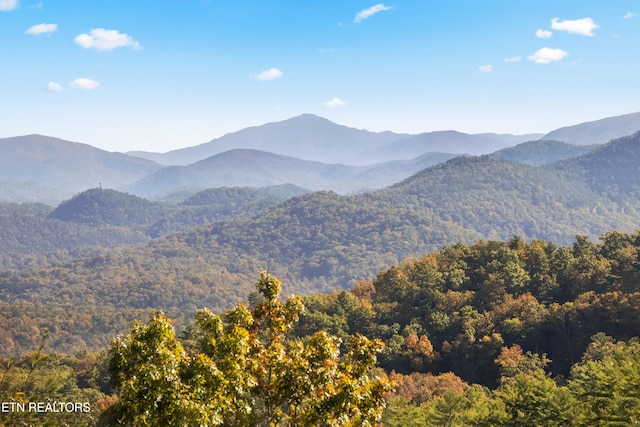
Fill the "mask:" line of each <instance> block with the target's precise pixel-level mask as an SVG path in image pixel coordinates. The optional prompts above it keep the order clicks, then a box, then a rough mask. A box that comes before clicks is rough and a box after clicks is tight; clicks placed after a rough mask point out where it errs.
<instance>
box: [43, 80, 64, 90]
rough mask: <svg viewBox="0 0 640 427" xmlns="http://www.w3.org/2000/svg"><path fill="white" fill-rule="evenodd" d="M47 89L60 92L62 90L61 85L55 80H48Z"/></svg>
mask: <svg viewBox="0 0 640 427" xmlns="http://www.w3.org/2000/svg"><path fill="white" fill-rule="evenodd" d="M47 90H50V91H51V92H60V91H61V90H62V85H61V84H60V83H56V82H49V83H47Z"/></svg>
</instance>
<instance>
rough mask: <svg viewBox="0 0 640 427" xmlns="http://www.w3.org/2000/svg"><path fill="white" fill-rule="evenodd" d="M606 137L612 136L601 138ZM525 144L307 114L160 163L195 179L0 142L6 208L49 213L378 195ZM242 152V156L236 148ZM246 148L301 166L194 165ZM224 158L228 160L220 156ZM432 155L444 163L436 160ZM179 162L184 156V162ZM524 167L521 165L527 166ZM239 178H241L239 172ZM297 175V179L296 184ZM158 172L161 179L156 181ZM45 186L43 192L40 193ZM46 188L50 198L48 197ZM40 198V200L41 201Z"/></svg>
mask: <svg viewBox="0 0 640 427" xmlns="http://www.w3.org/2000/svg"><path fill="white" fill-rule="evenodd" d="M638 118H640V113H634V114H630V115H625V116H619V117H612V118H607V119H603V120H600V121H597V122H591V124H590V123H583V124H580V125H576V126H575V127H572V128H575V129H578V130H580V129H586V128H590V127H595V128H597V129H599V130H600V131H601V132H600V134H602V135H605V134H607V132H609V133H612V132H613V133H615V134H619V133H623V132H624V131H625V129H626V128H625V127H624V126H618V124H620V123H631V122H634V120H636V119H638ZM609 128H611V129H610V130H609V131H607V129H609ZM567 129H569V128H567ZM567 129H565V131H566V130H567ZM575 129H574V130H575ZM569 130H571V129H569ZM605 131H606V132H605ZM534 136H535V135H534ZM525 137H526V135H503V134H491V133H485V134H478V135H468V134H464V133H461V132H456V131H439V132H427V133H423V134H418V135H403V134H396V133H393V132H369V131H365V130H359V129H354V128H349V127H346V126H342V125H338V124H335V123H332V122H331V121H329V120H327V119H324V118H321V117H317V116H313V115H310V114H305V115H302V116H298V117H294V118H291V119H288V120H284V121H281V122H275V123H267V124H265V125H262V126H254V127H251V128H247V129H243V130H240V131H238V132H234V133H232V134H228V135H225V136H224V137H221V138H218V139H216V140H213V141H211V142H210V143H207V144H201V145H198V146H195V147H189V148H185V149H181V150H175V153H174V152H169V153H165V154H167V156H169V157H171V156H172V155H173V154H172V153H174V154H175V155H177V156H182V154H185V153H188V156H187V157H189V156H190V160H194V159H196V160H198V161H196V162H195V163H192V164H189V165H185V167H189V168H190V169H191V170H187V169H181V168H179V167H175V166H172V167H169V168H168V169H166V170H162V172H158V171H160V170H161V169H163V167H162V166H161V165H160V164H158V163H154V162H151V161H149V160H146V159H142V158H139V157H133V156H129V155H125V154H121V153H109V152H106V151H104V150H99V149H97V148H94V147H91V146H89V145H86V144H81V143H73V142H69V141H64V140H61V139H58V138H52V137H45V136H40V135H27V136H23V137H13V138H5V139H0V154H2V156H0V183H1V184H0V186H1V191H0V197H2V199H1V200H5V201H38V200H42V201H44V200H46V201H47V202H48V203H49V204H51V205H54V204H56V203H58V202H60V201H62V200H63V199H64V198H68V197H70V196H72V195H73V194H74V193H76V192H78V191H82V190H84V189H87V188H94V187H97V186H99V185H100V184H101V185H102V186H103V187H104V188H115V189H125V190H126V191H129V190H130V189H139V191H138V192H137V193H136V194H138V195H143V196H153V197H159V196H160V195H161V194H164V193H165V192H166V191H170V192H173V191H176V190H178V189H185V190H186V191H187V192H191V193H193V192H195V191H200V190H202V189H205V188H208V187H211V186H238V185H240V186H246V185H249V186H257V187H265V186H270V185H280V184H284V183H295V184H302V183H300V182H298V178H300V177H303V178H304V179H305V181H304V185H302V186H304V187H307V188H309V189H312V190H332V191H338V192H340V193H345V194H346V193H353V192H361V191H366V190H371V189H375V188H382V187H385V186H387V185H391V184H393V183H395V182H397V181H398V180H401V179H404V178H406V177H408V176H410V175H411V174H413V173H415V172H417V171H418V170H419V169H418V168H424V167H427V166H430V165H432V164H433V163H434V162H436V161H442V160H446V159H448V158H450V157H452V156H453V155H455V154H465V153H468V154H485V153H489V152H491V151H495V149H497V148H503V147H504V146H505V145H512V144H515V143H517V142H518V141H519V140H520V138H525ZM605 142H606V141H605ZM238 145H240V146H242V147H237V146H238ZM247 146H248V147H261V148H264V149H267V152H268V153H270V154H274V152H275V151H282V152H290V153H292V154H295V155H296V156H297V157H296V156H283V157H289V163H287V164H285V163H283V162H280V163H278V166H279V167H281V169H280V172H281V173H280V176H277V174H273V173H272V171H270V170H265V169H264V168H263V166H264V165H263V164H262V163H264V162H265V159H251V161H253V162H255V163H254V164H255V165H258V169H260V173H261V175H258V174H256V171H255V170H253V168H252V167H251V164H250V163H249V162H247V163H242V161H240V159H235V160H234V161H235V164H236V165H237V166H238V169H237V170H235V171H228V173H227V174H226V176H223V175H225V174H221V173H220V171H216V170H215V169H221V166H220V165H219V164H216V165H214V167H212V168H210V169H209V170H208V171H207V170H206V169H207V168H206V166H202V165H201V164H199V162H201V161H206V160H207V159H210V158H211V157H207V158H203V157H202V156H205V155H207V154H209V153H210V152H212V150H213V152H218V154H216V155H215V156H223V154H224V153H234V155H235V156H238V155H239V152H237V151H235V150H228V148H230V147H233V148H243V149H246V150H249V151H251V150H253V149H252V148H248V149H247V148H246V147H247ZM183 150H186V151H183ZM220 150H226V151H222V152H219V151H220ZM270 150H271V151H270ZM262 151H263V152H264V150H262ZM436 152H439V153H441V154H438V155H436V154H435V153H436ZM429 153H431V154H432V155H431V156H430V158H428V157H429V156H426V154H429ZM140 154H141V155H142V153H140ZM147 154H149V155H152V157H153V156H164V155H161V154H158V153H147ZM185 156H186V154H185ZM215 156H213V157H215ZM226 156H231V154H226ZM264 156H266V155H264ZM313 157H317V158H316V159H314V160H312V161H307V162H311V163H306V164H305V163H302V162H304V160H302V158H313ZM438 157H439V158H438ZM525 157H526V155H525ZM154 158H155V157H154ZM165 158H168V157H166V156H165ZM185 158H186V157H184V156H183V160H184V159H185ZM223 158H224V157H223ZM333 158H340V159H342V160H344V163H342V164H339V163H326V162H324V163H323V165H322V166H321V165H320V164H319V162H318V160H322V159H333ZM217 159H218V160H220V158H217ZM271 159H274V157H272V158H271ZM281 159H282V158H280V160H281ZM394 159H396V160H398V159H400V160H402V161H405V163H404V164H403V163H390V161H391V162H394V161H396V160H394ZM520 160H521V161H525V162H526V161H527V160H526V158H521V159H520ZM163 162H164V161H163ZM185 162H186V160H185ZM531 162H533V164H536V163H535V162H536V161H535V160H532V159H531V161H530V163H531ZM196 163H198V164H197V165H196ZM205 163H206V162H205ZM347 163H348V164H350V165H356V164H357V165H366V166H367V167H368V168H370V169H358V166H347ZM223 166H224V165H223ZM359 167H361V168H362V167H364V166H359ZM405 167H406V169H405ZM241 168H244V170H243V171H241ZM403 169H404V170H403ZM294 170H297V171H298V172H297V173H296V174H294V173H293V171H294ZM156 172H158V173H157V174H156V175H153V174H154V173H156ZM287 173H289V175H296V177H295V178H291V176H286V179H283V177H284V176H285V175H286V174H287ZM194 181H195V182H194ZM203 182H204V184H203ZM134 183H135V184H134ZM43 185H44V186H46V187H42V186H43ZM48 188H50V189H51V191H48ZM40 196H42V199H38V197H40Z"/></svg>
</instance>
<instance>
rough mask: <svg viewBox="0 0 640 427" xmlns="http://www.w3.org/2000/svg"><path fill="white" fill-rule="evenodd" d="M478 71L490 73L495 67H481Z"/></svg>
mask: <svg viewBox="0 0 640 427" xmlns="http://www.w3.org/2000/svg"><path fill="white" fill-rule="evenodd" d="M478 70H480V71H482V72H483V73H490V72H491V71H492V70H493V65H481V66H479V67H478Z"/></svg>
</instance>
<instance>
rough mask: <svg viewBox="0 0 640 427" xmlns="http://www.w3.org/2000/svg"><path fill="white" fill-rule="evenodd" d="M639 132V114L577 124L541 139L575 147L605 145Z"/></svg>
mask: <svg viewBox="0 0 640 427" xmlns="http://www.w3.org/2000/svg"><path fill="white" fill-rule="evenodd" d="M638 131H640V112H638V113H631V114H624V115H621V116H615V117H606V118H604V119H600V120H595V121H590V122H585V123H579V124H577V125H573V126H566V127H562V128H560V129H556V130H554V131H552V132H549V133H548V134H546V135H545V136H543V137H542V139H551V140H556V141H564V142H568V143H570V144H575V145H593V144H605V143H607V142H609V141H611V140H612V139H616V138H620V137H623V136H627V135H631V134H634V133H636V132H638Z"/></svg>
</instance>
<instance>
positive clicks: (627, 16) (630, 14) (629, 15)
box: [623, 12, 638, 19]
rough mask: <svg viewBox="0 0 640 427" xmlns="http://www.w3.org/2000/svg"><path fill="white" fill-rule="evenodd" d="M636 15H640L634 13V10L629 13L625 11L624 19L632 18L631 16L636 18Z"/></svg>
mask: <svg viewBox="0 0 640 427" xmlns="http://www.w3.org/2000/svg"><path fill="white" fill-rule="evenodd" d="M636 16H638V15H636V14H635V13H633V12H627V13H625V15H624V16H623V18H624V19H631V18H635V17H636Z"/></svg>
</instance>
